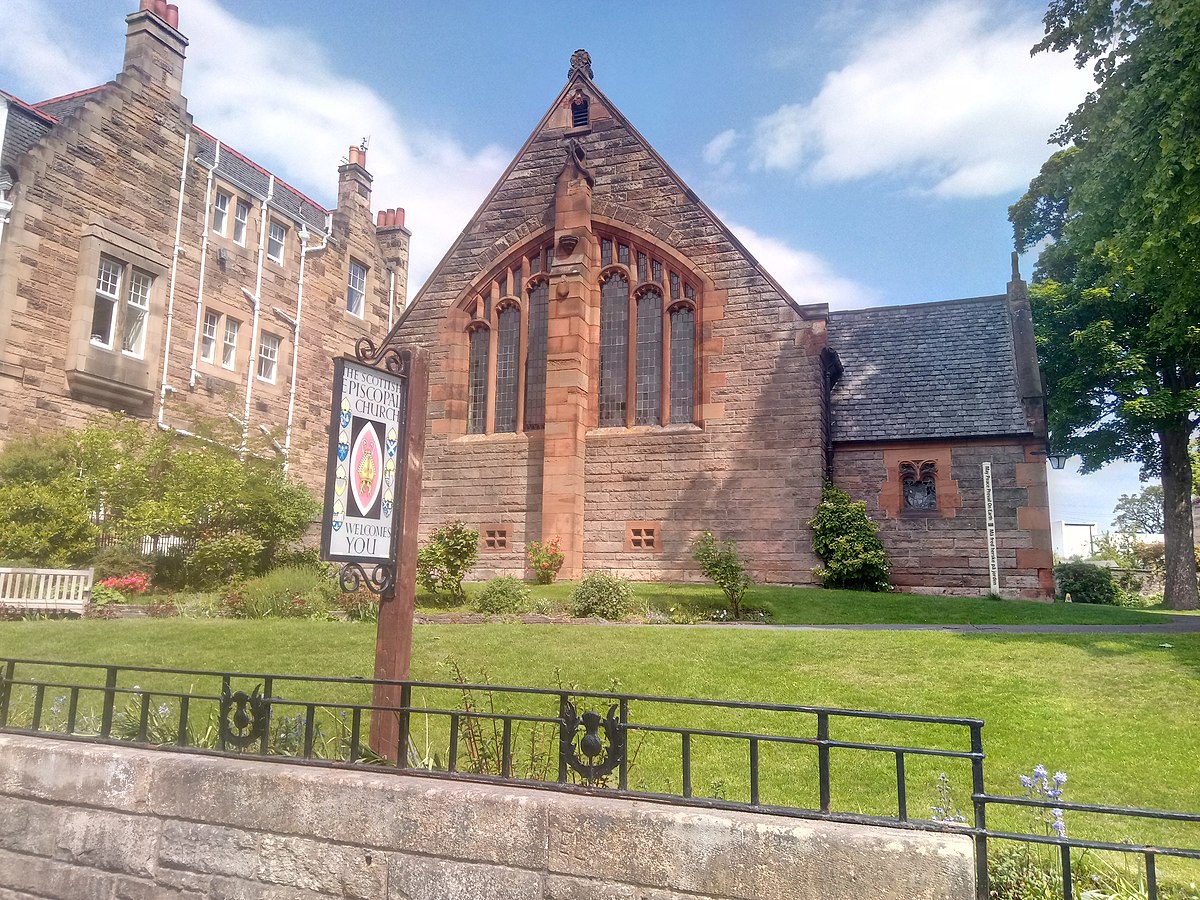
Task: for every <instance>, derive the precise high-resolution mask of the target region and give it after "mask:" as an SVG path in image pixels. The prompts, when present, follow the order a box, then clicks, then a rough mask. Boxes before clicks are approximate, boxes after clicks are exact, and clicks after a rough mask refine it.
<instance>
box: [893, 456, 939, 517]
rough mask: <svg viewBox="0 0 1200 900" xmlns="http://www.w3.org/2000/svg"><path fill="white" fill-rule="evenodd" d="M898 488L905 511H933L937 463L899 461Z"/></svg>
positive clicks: (935, 499) (935, 501)
mask: <svg viewBox="0 0 1200 900" xmlns="http://www.w3.org/2000/svg"><path fill="white" fill-rule="evenodd" d="M900 489H901V493H902V494H903V497H904V510H905V511H906V512H933V511H934V510H936V509H937V464H936V463H933V462H922V461H917V462H902V463H900Z"/></svg>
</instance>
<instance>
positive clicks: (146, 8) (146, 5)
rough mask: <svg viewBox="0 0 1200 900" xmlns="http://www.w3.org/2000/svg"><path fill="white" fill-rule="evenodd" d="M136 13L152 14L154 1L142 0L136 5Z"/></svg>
mask: <svg viewBox="0 0 1200 900" xmlns="http://www.w3.org/2000/svg"><path fill="white" fill-rule="evenodd" d="M138 12H154V0H142V2H141V3H139V4H138Z"/></svg>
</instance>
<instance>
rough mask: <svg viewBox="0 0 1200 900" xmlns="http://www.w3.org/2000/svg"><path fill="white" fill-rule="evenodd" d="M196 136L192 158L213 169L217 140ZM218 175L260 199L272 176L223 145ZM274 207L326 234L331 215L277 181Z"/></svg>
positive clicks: (199, 131) (204, 133) (199, 133)
mask: <svg viewBox="0 0 1200 900" xmlns="http://www.w3.org/2000/svg"><path fill="white" fill-rule="evenodd" d="M193 134H194V135H195V140H196V144H195V146H196V152H195V153H194V154H193V155H194V156H195V157H196V158H197V159H199V160H200V161H201V162H203V163H204V164H205V165H208V166H211V165H212V163H213V159H214V158H215V157H216V152H217V139H216V138H214V137H213V136H212V135H211V134H209V133H208V132H207V131H204V130H202V129H200V128H194V129H193ZM217 173H218V174H219V175H220V176H221V177H222V178H225V179H227V180H228V181H230V182H231V183H232V184H235V185H237V186H239V187H242V188H245V189H247V190H249V191H251V192H252V193H254V194H255V195H257V196H259V197H265V196H266V195H267V188H268V186H269V184H270V177H271V176H270V173H269V172H268V171H267V170H266V169H264V168H263V167H262V166H260V165H259V164H258V163H256V162H254V161H253V160H251V159H249V158H248V157H246V156H243V155H242V154H241V153H238V152H237V151H236V150H234V149H232V148H231V147H229V145H228V144H225V143H222V144H221V158H220V160H219V161H218V163H217ZM271 205H272V206H274V207H275V208H276V209H278V210H280V211H281V212H283V213H285V214H286V215H289V216H291V217H292V218H293V219H295V220H296V221H298V222H304V223H305V224H307V225H308V227H309V228H312V229H313V230H314V231H318V232H324V231H325V219H326V216H328V215H329V211H328V210H326V209H325V208H324V207H323V206H321V205H319V204H317V203H315V202H314V201H313V200H312V199H310V198H309V197H307V196H305V195H304V194H302V193H301V192H300V191H298V190H296V189H295V188H294V187H292V186H291V185H290V184H288V183H287V182H285V181H283V180H281V179H280V178H278V177H276V179H275V195H274V196H273V197H272V198H271Z"/></svg>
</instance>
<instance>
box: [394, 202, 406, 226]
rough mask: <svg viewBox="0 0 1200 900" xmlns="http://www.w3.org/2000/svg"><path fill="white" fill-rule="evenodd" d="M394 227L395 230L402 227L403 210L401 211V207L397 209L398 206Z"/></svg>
mask: <svg viewBox="0 0 1200 900" xmlns="http://www.w3.org/2000/svg"><path fill="white" fill-rule="evenodd" d="M396 227H397V228H403V227H404V209H403V207H399V206H397V207H396Z"/></svg>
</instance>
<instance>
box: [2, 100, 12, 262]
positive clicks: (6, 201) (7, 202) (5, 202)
mask: <svg viewBox="0 0 1200 900" xmlns="http://www.w3.org/2000/svg"><path fill="white" fill-rule="evenodd" d="M7 129H8V101H7V100H5V99H4V98H3V97H0V148H3V147H4V133H5V131H6V130H7ZM12 208H13V205H12V199H11V198H9V197H5V196H0V245H3V243H4V226H5V225H7V224H8V214H9V213H10V212H12Z"/></svg>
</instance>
